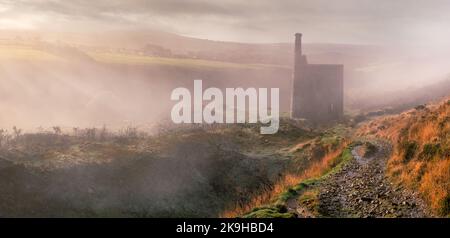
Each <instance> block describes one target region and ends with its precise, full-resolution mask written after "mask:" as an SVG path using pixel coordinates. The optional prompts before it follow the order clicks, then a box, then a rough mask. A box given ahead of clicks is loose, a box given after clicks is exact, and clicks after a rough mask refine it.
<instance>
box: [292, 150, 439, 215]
mask: <svg viewBox="0 0 450 238" xmlns="http://www.w3.org/2000/svg"><path fill="white" fill-rule="evenodd" d="M371 143H372V144H373V145H375V146H376V150H375V152H374V153H372V155H370V156H369V155H364V152H363V151H364V150H363V148H362V147H363V146H361V145H360V146H356V147H355V148H354V149H353V150H352V155H353V157H354V159H353V160H351V161H350V162H348V163H347V164H346V165H345V166H344V167H343V168H342V170H340V171H339V172H337V173H335V174H333V175H331V176H330V177H328V178H327V179H325V180H324V181H322V182H320V183H318V184H316V185H314V187H313V189H316V190H318V195H317V200H318V202H317V205H316V212H315V213H313V212H311V211H309V210H308V208H305V207H304V206H302V205H299V204H298V205H297V207H295V209H294V210H295V212H296V213H297V215H298V216H299V217H311V216H317V217H430V216H431V213H429V211H428V209H427V208H426V206H425V205H424V202H423V201H422V200H421V199H420V198H419V197H418V195H417V194H416V193H415V192H411V191H409V190H408V189H406V188H403V187H401V186H397V185H394V184H393V183H391V182H390V181H389V179H388V178H386V176H385V169H386V162H387V159H388V158H389V155H390V153H391V147H390V145H389V144H387V143H383V142H379V141H376V142H371ZM291 204H292V203H291ZM291 209H292V208H291ZM312 214H314V215H312Z"/></svg>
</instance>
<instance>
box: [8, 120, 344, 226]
mask: <svg viewBox="0 0 450 238" xmlns="http://www.w3.org/2000/svg"><path fill="white" fill-rule="evenodd" d="M342 139H343V138H342V137H335V136H334V135H331V134H328V133H322V132H321V131H310V130H309V129H308V128H307V127H305V125H304V124H302V123H301V122H297V121H292V120H285V119H283V121H282V123H281V128H280V131H279V133H277V134H275V135H261V134H259V126H258V125H249V126H247V125H232V126H213V127H205V128H203V127H181V128H180V127H176V128H171V127H163V128H161V131H160V133H159V134H158V135H154V136H149V135H145V134H143V133H141V132H139V131H137V130H136V129H134V128H125V129H124V130H122V131H120V132H114V133H113V132H110V131H108V130H105V129H102V128H97V129H93V128H88V129H76V130H75V129H74V131H73V132H61V131H60V130H59V129H58V128H54V131H48V132H46V131H42V132H39V133H31V134H30V133H26V134H23V133H22V132H21V131H20V130H19V129H16V130H13V131H11V132H10V133H8V132H7V131H5V130H2V131H1V134H0V145H1V146H0V172H1V174H2V178H1V180H0V189H1V191H2V193H1V194H0V213H1V214H2V215H4V216H8V217H15V216H26V217H36V216H37V217H42V216H45V217H53V216H63V217H73V216H76V217H80V216H81V217H110V216H114V217H167V216H169V217H215V216H218V215H220V214H222V213H223V211H224V210H225V209H227V208H229V207H233V206H234V205H235V204H248V203H251V202H252V199H253V198H254V197H257V196H260V195H261V194H263V193H266V192H267V191H272V190H273V189H276V187H277V186H279V185H277V184H279V181H281V180H285V179H286V177H285V175H286V174H299V173H300V172H302V171H305V170H307V169H308V168H309V167H310V166H312V165H313V164H314V163H315V162H316V161H320V159H321V158H323V157H324V156H325V155H326V154H327V152H328V151H331V150H334V149H337V148H339V144H340V142H341V141H342Z"/></svg>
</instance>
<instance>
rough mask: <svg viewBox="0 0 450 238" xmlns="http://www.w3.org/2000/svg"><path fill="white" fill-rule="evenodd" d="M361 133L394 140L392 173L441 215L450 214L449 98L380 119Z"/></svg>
mask: <svg viewBox="0 0 450 238" xmlns="http://www.w3.org/2000/svg"><path fill="white" fill-rule="evenodd" d="M359 135H360V136H375V137H379V138H385V139H388V140H390V141H391V142H392V144H393V145H394V152H393V154H392V156H391V158H390V159H389V162H388V175H389V176H390V177H391V178H392V179H393V180H394V181H396V182H398V183H400V184H403V185H405V186H407V187H409V188H412V189H414V190H417V191H418V192H419V193H420V194H421V196H422V197H423V198H424V199H425V200H426V202H427V203H428V204H429V205H430V206H431V207H432V208H433V210H434V211H435V212H436V213H437V214H439V215H441V216H449V215H450V101H449V100H447V101H444V102H442V103H440V104H433V105H428V106H424V105H421V106H417V107H416V108H415V109H413V110H409V111H406V112H404V113H402V114H400V115H396V116H390V117H382V118H379V119H376V120H374V121H372V122H370V123H368V124H366V125H364V126H363V127H361V129H360V130H359Z"/></svg>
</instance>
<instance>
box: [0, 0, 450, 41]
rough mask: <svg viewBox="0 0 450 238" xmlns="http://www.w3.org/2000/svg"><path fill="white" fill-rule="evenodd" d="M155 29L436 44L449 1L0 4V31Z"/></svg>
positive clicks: (57, 0) (449, 12)
mask: <svg viewBox="0 0 450 238" xmlns="http://www.w3.org/2000/svg"><path fill="white" fill-rule="evenodd" d="M130 28H136V29H149V28H151V29H159V30H164V31H167V32H172V33H177V34H182V35H188V36H194V37H200V38H207V39H214V40H227V41H244V42H288V41H291V40H292V36H293V34H294V32H303V33H305V34H306V35H307V38H306V41H310V42H336V43H362V44H373V43H375V44H383V43H385V44H415V43H417V44H434V45H436V44H442V45H446V44H449V43H448V42H450V1H449V0H248V1H242V0H0V29H44V30H60V31H61V30H62V31H67V30H71V31H79V30H101V29H130Z"/></svg>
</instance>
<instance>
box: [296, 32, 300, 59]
mask: <svg viewBox="0 0 450 238" xmlns="http://www.w3.org/2000/svg"><path fill="white" fill-rule="evenodd" d="M295 56H296V57H301V56H302V33H295Z"/></svg>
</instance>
